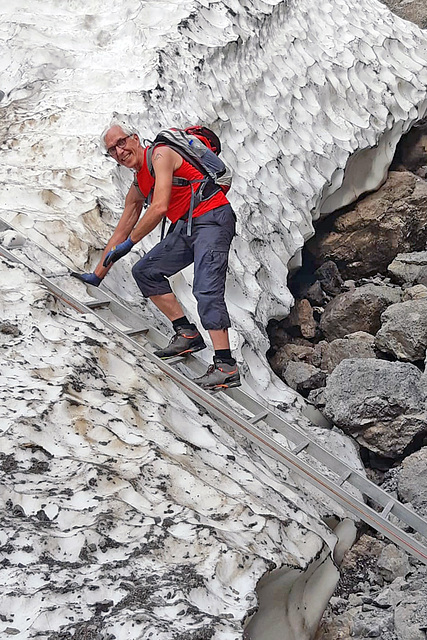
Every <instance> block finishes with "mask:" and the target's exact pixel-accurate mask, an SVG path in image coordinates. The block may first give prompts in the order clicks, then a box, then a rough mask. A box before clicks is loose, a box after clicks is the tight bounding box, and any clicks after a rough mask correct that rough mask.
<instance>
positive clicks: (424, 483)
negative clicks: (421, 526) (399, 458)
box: [397, 447, 427, 518]
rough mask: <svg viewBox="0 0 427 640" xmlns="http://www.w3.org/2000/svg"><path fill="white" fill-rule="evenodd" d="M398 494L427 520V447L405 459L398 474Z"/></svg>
mask: <svg viewBox="0 0 427 640" xmlns="http://www.w3.org/2000/svg"><path fill="white" fill-rule="evenodd" d="M397 492H398V495H399V498H400V499H401V500H402V501H403V502H410V503H411V504H412V506H413V508H414V510H415V511H416V512H417V513H418V514H419V515H420V516H421V517H423V518H427V447H423V448H422V449H420V450H419V451H416V452H415V453H413V454H412V455H410V456H408V457H407V458H405V460H404V461H403V462H402V466H401V468H400V469H399V471H398V474H397Z"/></svg>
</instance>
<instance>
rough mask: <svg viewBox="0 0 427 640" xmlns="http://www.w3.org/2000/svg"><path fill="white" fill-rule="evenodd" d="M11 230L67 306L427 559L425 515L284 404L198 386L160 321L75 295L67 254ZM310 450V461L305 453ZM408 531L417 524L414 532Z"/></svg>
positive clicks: (18, 255)
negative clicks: (181, 366) (330, 446)
mask: <svg viewBox="0 0 427 640" xmlns="http://www.w3.org/2000/svg"><path fill="white" fill-rule="evenodd" d="M5 231H6V232H7V231H11V232H14V233H15V234H16V236H17V240H16V241H12V242H10V244H9V245H8V247H7V248H6V247H4V246H2V245H1V240H0V256H1V257H3V258H5V259H7V260H10V261H12V262H17V263H20V264H22V265H24V266H25V267H27V268H28V269H30V270H31V271H33V272H34V273H36V274H37V275H38V276H39V277H40V280H41V282H42V283H43V285H44V286H45V287H46V288H47V289H48V290H49V291H50V292H51V293H52V294H53V295H54V296H55V297H56V298H57V299H59V300H61V301H62V302H63V303H64V304H66V305H67V306H70V307H72V308H74V309H75V310H77V311H78V312H80V313H82V314H87V313H93V314H95V315H96V316H97V317H98V318H99V320H100V321H101V322H102V323H103V324H104V325H105V326H106V327H108V328H109V329H111V330H112V331H113V332H115V333H116V334H118V335H119V336H121V337H122V338H123V339H124V340H126V341H127V342H128V343H129V344H130V345H131V346H132V347H133V348H134V349H136V350H138V351H139V352H141V353H142V354H143V355H144V356H145V357H147V358H148V359H149V360H151V362H154V363H155V364H156V365H157V366H158V368H159V369H160V370H161V371H162V372H163V373H165V374H166V375H167V376H169V378H171V379H172V380H173V381H174V382H175V383H176V384H177V385H179V387H181V389H183V390H184V392H185V393H186V394H187V395H188V396H189V397H190V398H191V399H192V400H194V401H195V402H197V403H198V404H200V405H201V406H202V407H204V408H205V409H206V410H207V411H209V413H211V414H212V415H213V416H215V417H216V418H218V419H220V420H221V421H223V422H224V423H226V424H227V425H228V426H230V427H232V428H233V429H235V430H236V431H238V432H239V433H241V434H243V435H244V436H245V437H246V438H247V439H248V440H250V441H251V442H253V443H255V444H257V445H258V446H260V447H261V448H263V449H264V450H265V451H266V452H267V453H268V454H270V455H271V456H273V457H274V458H275V459H276V460H278V461H280V462H282V463H283V464H285V465H286V466H287V467H288V468H289V469H290V470H291V471H292V472H295V473H297V474H298V475H299V476H301V477H302V478H304V479H305V480H306V481H308V482H309V483H310V484H312V485H313V486H314V487H316V488H317V489H320V490H321V491H322V492H323V493H325V494H326V495H328V496H329V497H330V498H332V499H333V500H335V501H336V502H337V503H338V504H340V505H341V506H342V507H343V508H344V509H345V510H347V511H348V512H350V513H351V514H353V515H354V516H355V517H356V518H358V519H360V520H363V521H364V522H365V523H367V524H368V525H369V526H371V527H372V528H374V529H375V530H377V531H378V532H379V533H381V534H382V535H384V536H385V537H386V538H388V539H389V540H391V541H392V542H393V543H394V544H396V545H397V546H399V547H401V548H402V549H404V550H405V551H406V552H407V553H410V554H411V555H413V556H414V557H415V558H418V560H421V561H422V562H423V563H425V564H427V546H426V542H427V521H426V520H425V519H424V518H422V517H421V516H419V515H418V514H417V513H415V511H413V510H412V509H410V508H408V507H407V506H405V505H404V504H403V503H401V502H400V501H399V500H397V499H396V498H394V497H393V496H391V495H390V494H388V493H387V492H386V491H384V490H383V489H381V488H380V487H379V486H377V485H376V484H374V483H373V482H371V481H370V480H368V479H367V478H366V477H365V476H364V475H363V474H361V473H359V472H358V471H355V470H354V469H352V468H351V467H350V466H348V465H347V464H345V463H344V462H342V461H341V460H340V459H339V458H338V457H336V456H334V454H333V453H331V452H330V451H328V450H327V449H325V448H324V447H322V446H321V445H319V444H318V443H317V442H316V441H315V440H314V439H312V438H310V437H309V436H308V435H307V434H306V433H305V432H303V431H302V430H300V429H298V428H296V427H294V426H293V425H291V424H290V423H289V422H288V421H287V420H285V419H284V418H283V417H281V416H280V415H279V411H278V410H277V409H276V410H275V411H272V410H271V409H270V408H268V407H267V406H265V405H263V404H262V403H261V402H259V401H258V400H257V399H255V398H254V397H252V396H251V395H249V394H248V393H246V392H245V391H243V390H242V389H241V388H238V387H236V388H232V389H227V390H221V391H220V392H215V393H212V392H209V391H204V390H203V389H201V388H200V387H198V386H197V385H196V384H194V382H192V381H191V380H190V379H189V378H188V377H187V375H184V374H183V373H181V372H180V371H179V370H177V368H176V367H175V366H174V365H175V364H177V363H180V362H183V360H184V358H182V357H177V358H174V359H170V360H168V361H166V362H165V361H163V360H160V359H159V358H158V357H157V356H155V355H154V354H153V353H152V350H153V349H154V348H158V347H163V346H165V345H166V344H167V342H168V340H167V338H166V336H165V335H164V334H163V333H161V332H160V331H158V330H157V329H156V328H154V327H153V326H150V325H148V324H144V323H143V322H142V321H141V318H140V316H139V315H137V314H135V313H134V312H133V311H132V310H131V309H129V308H128V307H126V305H124V304H122V303H120V302H118V301H117V300H116V299H115V298H114V297H113V296H111V295H109V294H108V293H107V292H106V291H104V290H103V289H99V288H97V287H93V286H91V285H86V286H85V285H83V284H82V290H83V289H84V290H85V291H87V290H89V291H90V293H89V295H86V296H85V297H83V298H82V299H78V298H76V297H74V296H72V295H70V294H69V293H67V291H66V290H65V289H64V287H63V286H61V285H62V283H61V282H59V284H58V281H61V280H63V279H64V277H67V276H69V273H70V270H69V268H68V267H67V266H66V265H65V264H64V263H63V262H62V261H61V260H60V259H58V258H57V257H56V256H53V255H52V254H51V253H49V252H48V251H46V250H45V249H44V248H42V247H41V246H40V245H38V244H37V243H35V242H34V241H32V240H29V239H28V238H26V237H25V236H24V235H23V234H22V233H21V232H20V231H18V230H17V229H15V228H14V227H13V226H12V225H10V224H9V223H7V222H5V221H4V220H2V219H1V218H0V238H1V234H2V232H5ZM28 252H30V253H31V254H32V255H33V256H34V255H35V254H36V255H40V256H41V257H42V258H43V259H42V260H40V261H38V264H37V267H36V266H35V264H34V262H32V261H31V260H30V259H29V258H28V257H27V253H28ZM43 265H48V267H47V268H46V267H44V266H43ZM52 267H53V268H52ZM55 280H56V282H55ZM185 365H186V367H187V368H188V369H190V371H191V372H192V373H193V374H195V375H200V373H201V372H202V371H204V370H205V366H204V365H203V364H202V363H201V362H200V361H199V360H198V359H197V358H196V357H194V356H188V357H186V358H185ZM230 401H231V402H230ZM260 423H264V425H268V427H270V429H272V430H273V431H277V432H278V433H280V434H282V435H283V436H284V437H285V438H286V439H287V440H288V441H289V442H291V443H292V447H291V448H288V447H285V446H283V445H281V444H280V443H278V442H276V441H275V440H274V438H273V437H272V436H270V435H268V434H267V433H266V432H265V431H267V429H265V428H264V430H261V429H259V428H258V427H257V426H256V425H257V424H260ZM303 452H304V454H305V455H304V458H305V459H303V458H302V457H301V454H302V453H303ZM307 457H309V458H310V457H311V458H313V459H315V460H317V461H318V462H319V463H321V464H322V465H323V466H324V467H326V468H327V469H328V470H329V472H331V473H332V474H333V475H334V478H333V479H330V478H329V477H327V476H326V475H325V474H323V473H321V472H320V471H318V470H317V469H316V468H315V467H314V466H312V465H311V464H309V463H308V462H307V461H306V458H307ZM346 484H347V485H349V486H351V487H354V488H355V489H357V490H358V491H360V493H361V494H362V495H363V496H364V497H365V498H366V499H368V500H369V501H370V503H371V504H372V506H369V505H368V504H366V503H365V502H364V501H363V500H360V499H358V498H357V497H355V496H353V495H352V494H351V493H350V492H349V491H347V490H346V488H345V485H346ZM390 516H394V518H393V521H391V520H390ZM405 528H406V529H407V528H410V529H411V530H412V531H411V533H410V532H408V531H407V530H405ZM412 532H413V533H412ZM420 539H421V541H420Z"/></svg>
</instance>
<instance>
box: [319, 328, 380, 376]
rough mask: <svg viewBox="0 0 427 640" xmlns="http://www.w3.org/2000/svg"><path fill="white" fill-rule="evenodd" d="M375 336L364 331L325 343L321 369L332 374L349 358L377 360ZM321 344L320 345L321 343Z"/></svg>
mask: <svg viewBox="0 0 427 640" xmlns="http://www.w3.org/2000/svg"><path fill="white" fill-rule="evenodd" d="M374 340H375V338H374V336H373V335H371V334H370V333H366V332H364V331H357V332H356V333H350V334H348V335H347V336H345V338H337V339H336V340H333V341H332V342H330V343H329V344H328V343H326V342H325V343H324V345H325V346H324V348H323V354H322V363H321V368H322V369H323V370H325V371H327V372H328V373H332V371H333V370H334V369H335V367H336V366H338V365H339V363H340V362H341V361H342V360H345V359H347V358H375V357H376V356H375V345H374ZM319 344H320V343H319Z"/></svg>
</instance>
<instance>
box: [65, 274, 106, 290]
mask: <svg viewBox="0 0 427 640" xmlns="http://www.w3.org/2000/svg"><path fill="white" fill-rule="evenodd" d="M70 276H73V278H77V279H78V280H81V281H82V282H85V283H86V284H93V286H94V287H99V285H100V284H101V282H102V278H100V277H99V276H97V275H96V273H76V272H75V271H72V272H71V273H70Z"/></svg>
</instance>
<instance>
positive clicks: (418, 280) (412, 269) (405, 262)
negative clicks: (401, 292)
mask: <svg viewBox="0 0 427 640" xmlns="http://www.w3.org/2000/svg"><path fill="white" fill-rule="evenodd" d="M388 272H389V273H390V275H391V277H392V278H393V280H394V282H397V283H398V284H424V285H426V284H427V251H415V252H413V253H398V254H397V256H396V257H395V259H394V260H393V262H391V263H390V264H389V265H388Z"/></svg>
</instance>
